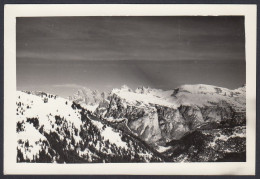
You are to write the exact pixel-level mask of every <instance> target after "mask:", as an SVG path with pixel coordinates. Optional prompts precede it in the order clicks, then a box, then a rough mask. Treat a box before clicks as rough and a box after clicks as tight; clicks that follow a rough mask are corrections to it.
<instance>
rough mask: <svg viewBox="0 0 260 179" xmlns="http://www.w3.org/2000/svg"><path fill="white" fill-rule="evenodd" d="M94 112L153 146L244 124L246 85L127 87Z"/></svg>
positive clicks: (118, 91)
mask: <svg viewBox="0 0 260 179" xmlns="http://www.w3.org/2000/svg"><path fill="white" fill-rule="evenodd" d="M111 94H112V95H111V96H110V100H109V101H107V102H106V104H101V105H100V106H99V107H98V108H97V109H96V111H95V113H96V114H97V115H99V116H102V117H103V118H104V119H106V120H108V121H114V122H115V121H122V120H125V121H126V125H127V127H129V128H130V130H131V131H132V132H133V133H134V134H136V135H137V136H139V137H140V138H141V139H142V140H144V141H146V142H147V143H149V144H151V145H162V146H164V145H165V144H166V143H167V142H168V141H171V140H178V139H181V138H182V137H183V136H184V135H185V134H186V133H187V132H189V131H194V130H196V129H200V128H201V129H207V128H219V127H222V126H225V127H233V126H240V125H245V123H246V118H245V86H244V87H241V88H239V89H235V90H229V89H226V88H220V87H215V86H209V85H184V86H181V87H179V88H176V89H175V90H170V91H162V90H157V89H150V88H145V87H141V88H138V89H136V90H135V91H133V90H131V89H129V88H127V87H124V88H121V89H115V90H113V91H112V92H111Z"/></svg>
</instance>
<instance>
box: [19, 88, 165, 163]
mask: <svg viewBox="0 0 260 179" xmlns="http://www.w3.org/2000/svg"><path fill="white" fill-rule="evenodd" d="M16 104H17V111H16V114H17V127H16V132H17V162H58V163H75V162H76V163H81V162H158V161H163V160H164V159H162V157H161V156H160V154H159V153H157V152H156V151H154V150H153V149H152V148H150V147H149V146H148V145H147V144H145V143H144V142H143V141H141V140H139V139H138V138H136V137H135V136H131V135H129V134H126V133H125V132H124V131H122V130H119V129H116V128H113V127H111V126H110V125H109V124H108V123H105V122H104V121H100V119H99V118H97V117H95V116H93V114H92V113H91V112H90V111H87V110H85V109H84V108H82V107H81V106H80V105H79V104H76V103H74V102H72V101H69V100H66V99H63V98H60V97H58V96H54V95H51V94H47V93H43V92H20V91H18V92H17V102H16Z"/></svg>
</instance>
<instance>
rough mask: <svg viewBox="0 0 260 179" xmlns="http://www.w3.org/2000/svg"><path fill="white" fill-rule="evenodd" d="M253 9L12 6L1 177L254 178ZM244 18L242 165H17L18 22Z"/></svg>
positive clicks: (7, 19) (7, 12) (7, 17)
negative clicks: (74, 18)
mask: <svg viewBox="0 0 260 179" xmlns="http://www.w3.org/2000/svg"><path fill="white" fill-rule="evenodd" d="M256 9H257V8H256V5H234V4H232V5H231V4H219V5H212V4H211V5H205V4H196V5H195V4H194V5H184V4H183V5H177V4H139V5H137V4H120V5H119V4H117V5H115V4H113V5H111V4H84V5H83V4H62V5H61V4H60V5H57V4H41V5H40V4H37V5H36V4H26V5H25V4H19V5H18V4H12V5H5V6H4V174H21V175H23V174H43V175H46V174H58V175H61V174H62V175H72V174H74V175H82V174H88V175H93V174H94V175H255V146H256V33H257V31H256ZM46 16H49V17H52V16H53V17H54V16H244V17H245V35H246V44H245V45H246V117H247V122H246V124H247V126H246V162H217V163H214V162H204V163H199V162H195V163H99V164H97V163H95V164H91V163H86V164H52V163H51V164H46V163H17V162H16V155H17V151H16V147H17V146H16V145H17V138H16V132H15V131H16V129H15V127H16V113H15V109H16V105H15V102H16V17H46Z"/></svg>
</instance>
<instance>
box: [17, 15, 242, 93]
mask: <svg viewBox="0 0 260 179" xmlns="http://www.w3.org/2000/svg"><path fill="white" fill-rule="evenodd" d="M16 42H17V44H16V49H17V58H16V60H17V90H41V91H46V92H50V93H54V94H58V95H60V96H63V97H66V96H69V95H72V94H73V93H75V92H76V90H77V89H79V88H82V87H87V88H90V89H97V90H99V91H108V90H111V89H113V88H118V87H120V86H122V85H124V84H125V85H128V86H129V87H131V88H136V87H138V86H150V87H152V88H161V89H164V90H169V89H174V88H176V87H178V86H179V85H183V84H210V85H216V86H221V87H227V88H231V89H234V88H238V87H240V86H242V85H243V84H245V77H246V75H245V34H244V18H243V17H242V16H240V17H239V16H203V17H202V16H191V17H177V16H160V17H159V16H157V17H154V16H150V17H130V16H120V17H113V16H105V17H18V18H17V21H16Z"/></svg>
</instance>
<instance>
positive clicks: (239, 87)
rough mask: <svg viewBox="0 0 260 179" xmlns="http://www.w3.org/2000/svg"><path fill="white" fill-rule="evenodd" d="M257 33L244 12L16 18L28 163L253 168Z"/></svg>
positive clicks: (20, 138)
mask: <svg viewBox="0 0 260 179" xmlns="http://www.w3.org/2000/svg"><path fill="white" fill-rule="evenodd" d="M245 27H246V19H245V16H243V15H218V16H211V15H208V16H198V15H194V16H192V15H186V16H185V15H182V16H176V15H169V16H159V15H149V16H145V15H131V16H127V15H125V16H123V15H121V16H113V15H110V16H109V15H104V16H68V15H67V16H46V17H43V16H40V17H16V18H15V41H16V44H15V52H16V53H15V71H16V75H15V78H16V81H15V83H16V94H13V95H14V96H15V100H16V101H15V102H16V106H15V107H16V108H15V114H16V115H15V119H13V120H15V124H16V131H15V132H14V131H13V132H14V133H15V136H16V145H15V146H13V147H15V149H16V163H18V164H21V165H22V164H27V163H48V164H52V165H53V164H59V166H63V165H67V164H91V163H103V164H104V163H117V164H120V163H130V164H131V163H151V164H152V163H157V164H158V163H159V164H160V163H176V164H178V163H184V164H185V163H221V164H225V163H240V162H242V163H246V162H247V161H248V155H247V154H248V153H247V147H248V146H247V140H250V139H248V138H247V132H248V130H250V128H249V129H248V127H247V123H248V118H247V114H248V111H247V89H248V88H247V68H246V67H247V62H248V61H247V59H246V40H247V39H246V28H245ZM8 120H9V119H8Z"/></svg>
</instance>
